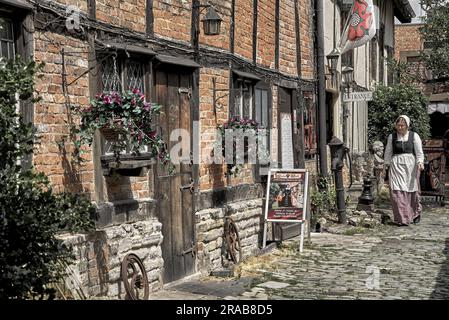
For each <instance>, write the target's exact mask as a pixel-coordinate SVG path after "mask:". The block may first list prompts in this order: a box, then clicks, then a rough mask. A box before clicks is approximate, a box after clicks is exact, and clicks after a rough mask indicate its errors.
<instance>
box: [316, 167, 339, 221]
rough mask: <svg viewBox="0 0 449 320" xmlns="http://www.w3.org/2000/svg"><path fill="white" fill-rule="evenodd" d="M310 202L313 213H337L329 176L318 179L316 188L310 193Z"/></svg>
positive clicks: (335, 196)
mask: <svg viewBox="0 0 449 320" xmlns="http://www.w3.org/2000/svg"><path fill="white" fill-rule="evenodd" d="M310 201H311V202H310V205H311V207H312V211H314V212H318V211H320V212H322V213H333V212H336V211H337V195H336V192H335V187H334V184H333V182H332V177H331V176H328V177H321V176H320V177H318V180H317V188H316V190H314V191H313V192H312V194H311V196H310ZM317 209H319V210H317Z"/></svg>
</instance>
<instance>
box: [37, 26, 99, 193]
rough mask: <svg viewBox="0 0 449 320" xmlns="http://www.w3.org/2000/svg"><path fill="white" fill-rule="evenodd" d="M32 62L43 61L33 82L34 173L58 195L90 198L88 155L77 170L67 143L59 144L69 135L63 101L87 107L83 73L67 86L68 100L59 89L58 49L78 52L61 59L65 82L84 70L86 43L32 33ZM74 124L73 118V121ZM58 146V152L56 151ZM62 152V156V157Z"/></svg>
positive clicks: (86, 60) (65, 37) (73, 78)
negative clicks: (42, 176) (36, 100)
mask: <svg viewBox="0 0 449 320" xmlns="http://www.w3.org/2000/svg"><path fill="white" fill-rule="evenodd" d="M34 37H35V59H36V61H37V62H45V67H44V70H43V71H42V72H41V75H42V78H40V77H37V79H36V90H37V92H38V93H39V95H40V96H41V97H42V102H39V103H36V104H35V112H34V124H35V126H36V127H37V130H38V132H37V135H38V137H39V142H40V143H39V144H37V145H36V150H35V152H34V159H33V160H34V165H35V167H36V170H37V171H40V172H44V173H45V174H46V175H47V176H48V177H49V179H50V181H51V183H52V185H53V186H54V189H55V190H56V191H58V192H61V191H71V192H76V193H79V192H83V193H86V194H88V195H92V193H93V191H94V184H93V181H94V177H93V164H92V157H91V154H90V153H88V154H86V155H85V159H86V160H87V163H86V164H84V165H83V166H81V167H78V166H75V165H72V163H71V153H72V150H73V147H72V145H71V144H70V142H67V143H66V144H64V143H62V142H63V139H67V137H68V134H69V126H68V124H67V122H68V112H67V111H68V110H67V108H66V105H65V102H70V103H71V104H74V105H82V106H87V105H88V103H89V99H88V96H89V81H88V76H87V74H86V75H84V76H83V77H81V78H80V79H79V80H77V81H76V82H75V83H73V84H72V85H71V86H69V87H68V100H66V99H65V97H64V95H63V90H62V56H61V53H60V50H61V49H62V48H64V49H65V50H66V51H75V52H80V53H79V54H78V53H77V54H67V56H66V58H65V63H66V72H67V74H68V76H67V82H68V83H71V82H72V81H73V80H75V78H76V77H78V76H79V75H81V74H82V73H83V72H85V71H86V70H87V66H88V58H87V53H86V51H87V50H88V48H87V45H86V43H83V42H81V41H79V40H76V39H74V38H70V37H67V36H62V35H58V34H54V33H51V32H45V33H42V32H39V31H36V32H35V33H34ZM75 121H76V119H75ZM60 146H61V147H62V149H60ZM64 151H65V153H66V154H65V155H64Z"/></svg>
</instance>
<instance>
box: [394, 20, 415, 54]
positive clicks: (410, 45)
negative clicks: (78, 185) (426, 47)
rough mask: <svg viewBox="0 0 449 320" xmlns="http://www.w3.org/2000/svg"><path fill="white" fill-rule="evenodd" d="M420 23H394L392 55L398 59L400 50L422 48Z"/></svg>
mask: <svg viewBox="0 0 449 320" xmlns="http://www.w3.org/2000/svg"><path fill="white" fill-rule="evenodd" d="M420 26H421V25H416V24H415V25H396V26H395V30H394V37H395V41H394V51H395V53H394V57H395V58H396V59H397V60H399V58H400V54H401V51H419V50H421V48H422V41H421V33H419V31H418V28H419V27H420Z"/></svg>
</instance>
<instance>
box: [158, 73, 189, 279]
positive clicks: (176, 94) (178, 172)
mask: <svg viewBox="0 0 449 320" xmlns="http://www.w3.org/2000/svg"><path fill="white" fill-rule="evenodd" d="M153 78H154V81H153V82H154V90H153V101H154V102H156V103H158V104H161V105H162V109H161V115H160V118H159V125H160V128H161V130H162V135H163V138H164V140H165V141H166V142H167V143H168V147H169V150H171V149H172V147H173V146H174V145H176V144H178V143H179V141H173V142H172V141H170V134H171V133H172V132H173V130H176V129H184V130H187V131H188V132H189V133H190V134H189V138H188V141H182V145H183V146H184V148H183V150H182V153H183V154H181V156H182V157H187V159H188V160H187V163H181V164H178V165H175V169H174V172H173V173H172V174H169V172H168V169H167V168H164V167H161V166H160V165H158V166H157V168H156V180H157V181H156V187H157V195H158V196H157V199H158V218H159V221H160V222H161V223H162V234H163V237H164V239H163V242H162V257H163V259H164V273H163V282H164V283H168V282H172V281H175V280H178V279H181V278H183V277H185V276H187V275H190V274H192V273H194V263H195V256H194V253H195V250H193V244H194V232H193V230H194V225H193V221H194V220H193V208H192V199H193V194H192V192H191V190H190V188H189V186H190V185H191V181H193V180H192V178H193V176H192V167H193V166H192V165H191V164H190V162H189V161H190V160H189V159H190V156H189V150H188V148H189V146H191V137H192V130H191V128H192V125H191V124H192V120H191V102H190V96H191V93H190V92H191V87H192V73H190V72H180V71H179V70H156V71H155V72H154V76H153ZM186 148H187V149H186Z"/></svg>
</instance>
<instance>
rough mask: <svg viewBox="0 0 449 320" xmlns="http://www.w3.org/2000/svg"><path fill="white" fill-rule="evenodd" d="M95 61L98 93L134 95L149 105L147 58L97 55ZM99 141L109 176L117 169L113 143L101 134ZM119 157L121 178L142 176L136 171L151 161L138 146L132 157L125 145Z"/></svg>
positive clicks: (103, 162)
mask: <svg viewBox="0 0 449 320" xmlns="http://www.w3.org/2000/svg"><path fill="white" fill-rule="evenodd" d="M99 61H100V63H99V68H100V73H101V76H100V77H99V80H100V90H99V91H100V92H118V93H125V92H128V91H138V92H140V93H142V94H143V95H144V96H145V100H146V101H150V97H151V92H150V77H151V62H150V61H151V56H148V55H147V56H145V55H141V54H135V53H132V52H129V51H126V50H125V51H124V50H122V51H118V52H116V53H111V52H107V53H106V55H103V56H101V55H99ZM101 139H102V151H101V154H102V156H101V162H102V167H103V170H104V172H103V173H104V174H109V173H111V171H112V170H111V169H112V168H114V167H116V166H117V163H116V157H115V156H114V150H113V149H114V142H113V140H111V137H109V136H107V135H105V134H101ZM121 154H122V155H121V156H120V159H121V160H120V162H121V163H120V167H122V168H123V169H122V170H121V173H122V174H124V175H141V174H142V173H143V172H142V171H141V170H140V169H141V168H142V167H148V166H149V165H150V164H151V163H152V161H153V160H152V159H151V155H150V153H149V150H148V147H147V146H142V147H141V148H140V149H139V153H138V154H136V153H132V150H131V147H130V145H129V144H128V145H127V147H126V148H125V149H124V150H122V152H121Z"/></svg>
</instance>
